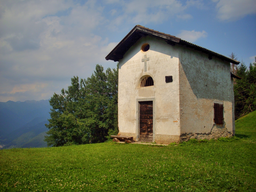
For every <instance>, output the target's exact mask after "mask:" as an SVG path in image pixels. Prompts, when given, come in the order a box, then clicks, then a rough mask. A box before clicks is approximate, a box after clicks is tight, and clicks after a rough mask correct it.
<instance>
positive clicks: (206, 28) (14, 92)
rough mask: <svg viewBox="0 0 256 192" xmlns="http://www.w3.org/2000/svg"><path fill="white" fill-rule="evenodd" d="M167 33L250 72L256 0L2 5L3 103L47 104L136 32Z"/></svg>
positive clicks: (31, 0)
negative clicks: (143, 29) (233, 59)
mask: <svg viewBox="0 0 256 192" xmlns="http://www.w3.org/2000/svg"><path fill="white" fill-rule="evenodd" d="M137 24H139V25H142V26H145V27H148V28H150V29H154V30H157V31H160V32H163V33H167V34H171V35H174V36H177V37H180V38H182V39H185V40H187V41H189V42H192V43H195V44H197V45H199V46H202V47H205V48H207V49H210V50H212V51H215V52H217V53H220V54H222V55H225V56H229V55H230V54H231V53H232V52H233V53H235V55H236V56H237V60H239V61H241V62H244V64H246V65H247V66H248V65H249V63H252V62H254V61H255V60H254V57H255V56H256V0H207V1H203V0H187V1H186V0H157V1H156V0H101V1H100V0H99V1H97V0H88V1H84V0H83V1H82V0H81V1H80V0H24V1H18V0H8V1H7V0H0V102H5V101H8V100H12V101H25V100H41V99H49V98H50V97H51V96H52V95H53V93H54V92H56V93H60V90H61V89H62V88H67V87H68V86H69V85H70V79H71V77H73V76H79V77H80V78H87V77H89V76H91V74H92V73H93V71H94V69H95V66H96V64H100V65H103V66H104V68H105V69H106V68H108V67H111V68H115V67H116V64H117V63H115V62H112V61H106V60H105V56H106V55H107V54H108V53H109V52H110V51H111V50H112V49H113V48H114V47H115V45H116V44H117V43H118V42H119V41H121V40H122V38H123V37H124V36H125V35H126V34H127V33H128V32H129V31H130V30H131V29H132V28H133V27H134V26H135V25H137Z"/></svg>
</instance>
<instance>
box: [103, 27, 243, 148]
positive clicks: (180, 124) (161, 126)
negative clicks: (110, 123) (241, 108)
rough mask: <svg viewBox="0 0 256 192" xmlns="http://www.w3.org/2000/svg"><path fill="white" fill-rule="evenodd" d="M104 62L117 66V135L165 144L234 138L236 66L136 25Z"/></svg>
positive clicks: (225, 58) (183, 41) (190, 44)
mask: <svg viewBox="0 0 256 192" xmlns="http://www.w3.org/2000/svg"><path fill="white" fill-rule="evenodd" d="M106 59H107V60H113V61H118V66H119V69H118V127H119V134H118V135H119V136H125V137H133V140H134V141H141V142H156V143H159V144H169V143H171V142H180V141H187V140H189V139H191V138H195V139H212V138H219V137H229V136H232V135H234V133H235V116H234V107H235V106H234V91H233V78H237V77H236V76H235V75H234V74H232V73H231V72H230V63H233V64H239V62H238V61H236V60H233V59H230V58H228V57H226V56H223V55H221V54H218V53H216V52H213V51H210V50H208V49H206V48H203V47H200V46H198V45H195V44H192V43H190V42H187V41H185V40H183V39H180V38H178V37H175V36H172V35H168V34H164V33H161V32H158V31H155V30H152V29H148V28H145V27H143V26H140V25H136V26H135V27H134V28H133V29H132V30H131V31H130V32H129V33H128V34H127V35H126V36H125V37H124V38H123V39H122V40H121V41H120V42H119V44H118V45H117V46H116V47H115V48H114V49H113V50H112V51H111V52H110V53H109V54H108V55H107V56H106Z"/></svg>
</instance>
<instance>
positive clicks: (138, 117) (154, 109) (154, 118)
mask: <svg viewBox="0 0 256 192" xmlns="http://www.w3.org/2000/svg"><path fill="white" fill-rule="evenodd" d="M143 101H152V103H153V142H155V132H156V126H155V125H156V115H155V114H156V102H155V98H137V99H136V131H135V133H136V141H139V137H140V102H143Z"/></svg>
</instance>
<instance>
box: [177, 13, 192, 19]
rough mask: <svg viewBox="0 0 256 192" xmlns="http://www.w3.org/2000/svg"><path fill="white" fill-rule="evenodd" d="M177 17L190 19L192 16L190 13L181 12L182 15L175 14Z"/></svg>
mask: <svg viewBox="0 0 256 192" xmlns="http://www.w3.org/2000/svg"><path fill="white" fill-rule="evenodd" d="M177 18H178V19H182V20H189V19H192V18H193V17H192V15H190V14H183V15H177Z"/></svg>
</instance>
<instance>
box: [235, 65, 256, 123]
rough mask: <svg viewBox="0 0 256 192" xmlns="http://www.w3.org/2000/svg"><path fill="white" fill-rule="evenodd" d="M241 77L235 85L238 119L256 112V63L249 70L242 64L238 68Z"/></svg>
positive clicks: (236, 114) (236, 115) (238, 74)
mask: <svg viewBox="0 0 256 192" xmlns="http://www.w3.org/2000/svg"><path fill="white" fill-rule="evenodd" d="M237 76H239V77H241V79H240V80H238V81H236V84H235V85H234V93H235V117H236V119H237V118H239V117H241V116H244V115H246V114H248V113H250V112H252V111H254V110H256V63H254V64H250V66H249V68H248V69H247V67H246V66H245V65H244V64H243V63H242V64H241V66H239V67H238V68H237Z"/></svg>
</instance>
